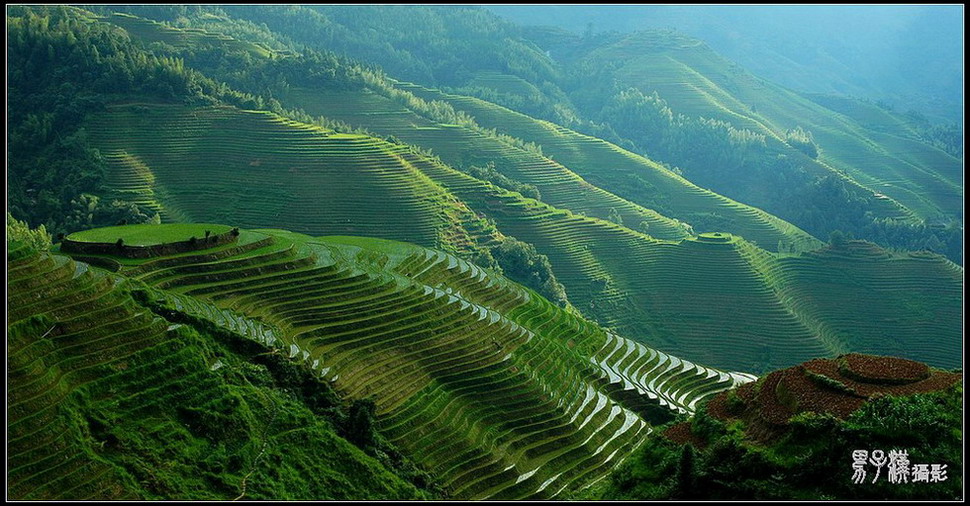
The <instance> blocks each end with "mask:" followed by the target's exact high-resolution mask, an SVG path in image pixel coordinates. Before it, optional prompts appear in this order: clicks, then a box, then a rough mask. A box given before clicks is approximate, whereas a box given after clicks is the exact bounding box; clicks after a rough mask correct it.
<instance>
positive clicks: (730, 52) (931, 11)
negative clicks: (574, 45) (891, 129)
mask: <svg viewBox="0 0 970 506" xmlns="http://www.w3.org/2000/svg"><path fill="white" fill-rule="evenodd" d="M487 8H488V9H489V10H491V11H493V12H495V13H498V14H500V15H501V16H503V17H505V18H507V19H510V20H512V21H514V22H516V23H519V24H524V25H553V26H558V27H562V28H565V29H567V30H569V31H572V32H575V33H584V32H586V31H592V32H593V33H598V32H604V31H610V30H616V31H620V32H631V31H635V30H644V29H648V28H673V29H676V30H678V31H681V32H683V33H686V34H688V35H691V36H694V37H697V38H700V39H703V40H704V41H705V42H707V43H708V44H709V45H710V46H711V47H712V48H713V49H714V50H716V51H717V52H719V53H721V54H723V55H724V56H726V57H728V58H730V59H732V60H734V61H736V62H738V63H740V64H741V65H742V66H744V67H745V68H747V69H749V70H750V71H752V72H753V73H754V74H756V75H758V76H760V77H764V78H767V79H770V80H772V81H775V82H777V83H778V84H781V85H784V86H787V87H789V88H792V89H794V90H797V91H806V92H818V93H836V94H842V95H849V96H854V97H865V98H870V99H872V100H882V101H885V102H887V103H888V104H891V105H893V106H895V108H896V109H897V110H902V111H906V110H910V109H915V110H917V111H920V112H922V113H923V114H926V115H928V116H931V117H934V118H937V119H942V120H947V121H958V122H959V121H962V120H963V97H962V89H963V66H962V61H963V7H962V6H959V5H934V6H928V5H883V6H871V5H829V6H805V5H784V6H780V5H751V6H746V7H743V8H739V7H737V6H724V5H720V6H718V5H709V6H693V5H609V6H600V5H596V6H592V5H557V6H550V5H543V6H521V5H490V6H487Z"/></svg>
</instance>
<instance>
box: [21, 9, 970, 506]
mask: <svg viewBox="0 0 970 506" xmlns="http://www.w3.org/2000/svg"><path fill="white" fill-rule="evenodd" d="M7 28H8V30H7V31H8V37H7V43H8V51H7V54H8V60H9V61H8V81H9V82H8V87H7V92H8V110H7V112H8V115H7V118H8V119H7V130H8V151H7V154H8V172H9V174H8V180H7V182H8V212H7V229H6V230H7V232H6V233H7V251H8V254H7V278H8V283H7V293H8V305H7V312H8V325H7V335H8V375H7V382H8V403H7V410H8V413H9V415H8V426H7V431H8V438H7V445H8V447H9V451H8V462H7V464H8V466H7V467H8V476H7V478H8V482H9V483H8V496H9V498H11V499H14V500H101V501H103V500H276V501H281V500H321V499H323V500H334V501H354V500H570V499H588V500H670V499H673V500H683V499H710V500H719V501H724V500H752V499H758V500H792V499H814V500H817V499H869V500H871V499H883V500H885V499H904V500H928V499H960V498H961V497H960V494H962V490H961V488H962V480H961V479H960V478H959V476H960V473H961V472H962V446H961V445H962V432H961V431H960V429H959V427H960V426H961V425H962V406H961V402H962V393H963V392H962V381H961V380H962V371H961V370H960V369H954V368H959V367H962V363H963V362H962V361H963V359H962V357H963V354H962V353H961V351H962V348H963V343H964V341H963V325H962V324H963V307H964V303H963V302H964V301H963V282H964V269H963V267H962V263H963V234H962V232H963V214H962V199H963V174H962V164H963V160H962V157H963V140H962V128H961V127H959V126H957V125H940V124H933V123H931V121H930V120H928V119H927V118H926V117H923V116H921V115H919V114H913V113H906V114H901V113H897V112H894V111H893V110H891V108H890V107H888V106H887V105H886V104H884V103H871V102H868V101H865V100H859V99H855V98H846V97H839V96H832V95H823V94H810V93H804V92H795V91H792V90H789V89H786V88H784V87H782V86H780V85H778V84H774V83H771V82H768V81H765V80H763V79H760V78H758V77H755V76H754V75H753V74H751V73H749V72H748V70H746V69H744V68H742V67H740V66H738V65H736V64H734V63H731V62H730V61H728V60H726V59H725V58H724V57H722V56H721V55H719V54H717V53H715V52H714V51H712V50H711V49H710V48H709V47H708V46H707V45H706V44H705V43H704V42H702V41H700V40H697V39H693V38H690V37H687V36H684V35H681V34H678V33H676V32H672V31H649V32H636V33H633V34H621V33H617V32H613V33H600V34H596V33H594V31H593V30H592V29H591V28H590V29H589V30H587V32H586V33H584V34H583V35H582V36H578V35H575V34H571V33H569V32H565V31H564V30H561V29H557V28H553V27H539V28H536V27H532V28H526V27H520V26H516V25H514V24H512V23H510V22H508V21H505V20H502V19H501V18H499V17H497V16H496V15H494V14H492V13H491V12H490V11H489V10H487V9H485V8H481V7H476V6H376V5H375V6H339V5H335V6H326V5H321V6H285V5H284V6H277V5H263V6H260V5H237V6H203V5H141V6H136V5H131V6H114V5H95V6H84V7H83V8H82V7H74V6H56V5H35V6H27V5H19V6H18V5H14V6H10V7H8V9H7ZM816 77H818V76H816ZM818 78H820V79H821V77H818ZM870 354H871V355H870ZM799 364H800V365H799ZM783 368H785V369H783ZM778 369H782V370H778ZM771 371H774V372H771ZM756 375H759V376H762V377H761V378H760V379H759V378H758V376H756ZM863 448H864V449H869V450H875V449H883V450H886V451H887V452H888V451H889V450H895V449H900V450H909V451H910V458H911V459H912V460H913V462H915V463H917V464H927V465H928V464H935V465H940V464H945V465H950V466H951V467H950V474H951V479H950V480H949V481H944V482H942V483H941V482H939V480H936V481H934V482H932V483H929V480H923V481H928V483H921V484H917V483H910V484H908V485H905V486H897V484H889V483H885V482H884V483H880V484H872V483H867V484H856V483H850V481H851V480H850V478H851V474H852V473H851V467H850V466H851V454H850V453H849V452H851V451H852V450H858V449H863ZM894 455H895V452H894ZM846 471H848V472H846ZM936 472H937V478H939V476H938V473H939V469H937V471H936ZM924 474H925V473H924ZM842 478H845V479H842ZM870 480H871V477H870ZM867 481H869V480H867ZM914 481H916V478H915V477H914ZM923 485H925V486H923Z"/></svg>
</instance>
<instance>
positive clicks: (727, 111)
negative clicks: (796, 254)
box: [567, 34, 963, 220]
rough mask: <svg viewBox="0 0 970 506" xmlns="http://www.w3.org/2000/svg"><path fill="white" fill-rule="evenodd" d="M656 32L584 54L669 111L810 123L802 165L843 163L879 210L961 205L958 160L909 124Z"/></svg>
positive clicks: (913, 214)
mask: <svg viewBox="0 0 970 506" xmlns="http://www.w3.org/2000/svg"><path fill="white" fill-rule="evenodd" d="M662 38H664V36H659V35H656V34H654V35H649V34H647V35H640V36H634V37H630V38H628V39H626V40H625V41H624V42H623V43H622V44H618V45H616V46H613V47H608V48H603V49H600V50H597V51H594V52H593V53H591V54H590V55H589V58H591V59H597V60H600V59H605V60H607V61H610V60H612V61H616V62H618V63H620V68H619V69H618V70H617V76H618V78H619V79H620V81H621V82H622V83H623V84H624V85H629V86H636V87H637V88H639V89H640V90H642V91H643V92H644V93H653V92H654V91H656V92H657V93H658V94H659V95H660V97H661V98H663V99H664V100H666V101H667V102H668V103H669V104H670V107H671V109H673V111H674V112H675V113H681V114H686V115H688V116H692V117H707V118H711V117H713V118H717V119H721V120H724V121H728V122H730V123H732V124H733V125H735V126H736V127H740V128H747V129H751V130H754V131H756V132H762V133H766V134H768V135H769V136H771V137H773V139H774V141H776V142H782V139H783V138H784V135H785V131H787V130H789V129H792V128H795V127H796V126H801V127H802V128H805V129H807V130H810V131H811V132H812V133H813V135H814V138H815V140H816V142H817V143H818V145H819V146H820V148H821V152H820V156H819V163H815V162H812V161H811V160H809V159H805V160H803V162H804V164H805V165H806V167H807V168H808V169H809V170H812V171H817V172H818V173H819V174H825V173H837V172H836V171H835V170H834V169H838V170H843V171H845V172H846V173H847V174H848V176H849V177H850V178H851V181H852V183H853V184H854V185H861V186H863V187H865V188H867V189H868V192H869V193H873V194H877V195H881V196H883V197H882V198H879V199H876V201H875V202H874V203H873V206H872V211H873V212H874V213H875V214H876V215H877V216H879V217H891V218H900V219H909V220H912V219H932V218H935V217H937V215H939V214H947V215H955V214H956V213H957V212H959V211H960V210H961V209H962V200H963V164H962V162H961V161H960V160H958V159H956V158H954V157H952V156H950V155H948V154H947V153H945V152H943V151H941V150H939V149H936V148H934V147H931V146H929V145H926V144H924V143H922V142H918V141H917V140H916V138H915V135H913V133H912V132H911V131H907V130H908V129H906V128H900V127H899V125H898V124H894V123H895V122H892V121H886V118H884V117H878V116H876V115H874V114H872V113H867V112H865V111H864V110H861V108H858V107H847V106H845V105H844V104H839V103H837V102H836V103H834V106H835V107H836V109H837V111H839V112H842V113H844V114H839V113H837V112H836V111H832V110H829V109H826V108H825V107H824V106H822V105H819V103H816V102H813V101H812V100H809V99H808V98H805V97H803V96H800V95H798V94H797V93H794V92H792V91H789V90H787V89H785V88H782V87H780V86H777V85H774V84H771V83H768V82H765V81H763V80H761V79H758V78H757V77H755V76H753V75H751V74H749V73H748V72H746V71H744V70H743V69H741V68H740V67H738V66H737V65H735V64H732V63H730V62H728V61H727V60H725V59H723V58H722V57H720V56H719V55H717V54H716V53H714V52H713V51H711V50H710V49H709V48H707V47H706V46H704V45H702V44H686V43H684V44H680V45H676V44H675V45H671V44H662V43H660V42H659V41H660V39H662ZM821 102H823V105H824V103H827V102H826V101H825V100H824V99H823V100H821ZM857 120H858V121H857ZM860 122H862V124H860ZM887 126H888V127H890V128H887ZM567 165H568V164H567Z"/></svg>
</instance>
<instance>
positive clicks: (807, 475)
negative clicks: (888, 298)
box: [589, 384, 963, 501]
mask: <svg viewBox="0 0 970 506" xmlns="http://www.w3.org/2000/svg"><path fill="white" fill-rule="evenodd" d="M962 396H963V389H962V387H961V386H960V385H959V384H958V385H955V386H953V387H951V388H949V389H947V390H944V391H941V392H934V393H929V394H916V395H911V396H906V397H892V396H885V397H879V398H876V399H873V400H871V401H869V402H867V403H865V404H864V405H863V407H862V408H861V409H860V410H858V411H856V412H854V413H852V415H851V416H849V418H847V419H846V420H839V419H838V418H835V417H833V416H831V415H817V414H815V413H805V414H802V415H799V416H797V417H795V418H793V419H792V424H791V428H790V432H789V433H788V434H787V435H786V436H785V437H784V438H783V439H781V440H779V441H775V442H773V443H771V444H770V445H768V446H763V445H759V444H757V443H752V442H750V441H749V440H748V438H747V436H746V433H745V425H744V423H743V422H740V421H735V422H732V423H730V424H725V423H723V422H720V421H718V420H715V419H713V418H711V417H710V416H709V415H706V414H702V413H703V411H699V412H698V415H697V416H696V417H695V418H694V420H693V422H692V431H693V432H694V434H696V435H697V436H698V437H701V438H705V439H706V440H708V441H709V443H708V444H707V446H706V447H705V448H704V449H703V450H696V449H694V446H693V444H685V445H678V444H676V443H674V442H672V441H670V440H669V439H666V438H664V437H658V438H653V439H651V440H649V441H648V442H647V443H646V444H645V445H644V446H643V447H642V448H641V449H640V450H638V451H637V452H636V454H635V455H634V456H633V457H631V458H630V459H629V460H628V461H627V462H626V463H624V464H623V465H622V466H620V467H619V468H618V469H617V470H616V472H614V473H613V474H612V475H611V476H610V478H609V481H608V483H607V484H605V485H604V486H602V487H601V488H599V489H594V491H592V492H590V494H589V495H590V496H593V497H596V498H597V499H606V500H663V499H680V500H684V499H694V500H752V499H754V500H792V499H796V500H820V499H836V498H837V499H846V500H865V499H869V500H886V499H892V500H911V501H912V500H958V499H960V498H961V496H962V486H963V482H962V480H961V476H962V462H963V458H962V446H963V445H962V441H963V433H962V431H961V430H960V426H961V424H962V419H963V411H962ZM658 430H663V429H662V428H660V429H658ZM853 449H865V450H867V451H871V450H876V449H880V450H883V451H884V452H886V453H887V454H888V452H889V451H890V450H906V451H908V455H909V462H910V463H911V464H946V465H947V468H946V476H947V479H946V480H945V481H942V482H938V483H913V482H911V481H910V482H907V483H891V482H890V481H889V480H888V478H887V474H886V473H887V470H886V469H885V468H883V469H882V474H881V476H880V477H879V479H878V480H877V481H876V483H872V482H871V481H872V479H873V478H874V477H875V472H874V469H875V466H872V465H869V466H868V471H869V472H868V474H867V476H868V477H869V479H868V480H867V481H865V482H864V483H859V484H857V483H854V482H853V481H852V476H853V471H852V455H851V451H852V450H853Z"/></svg>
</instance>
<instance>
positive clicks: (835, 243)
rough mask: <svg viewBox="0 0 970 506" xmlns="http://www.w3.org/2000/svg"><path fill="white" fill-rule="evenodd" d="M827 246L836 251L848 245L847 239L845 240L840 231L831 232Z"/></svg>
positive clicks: (843, 233)
mask: <svg viewBox="0 0 970 506" xmlns="http://www.w3.org/2000/svg"><path fill="white" fill-rule="evenodd" d="M829 244H830V245H832V247H833V248H836V249H842V248H845V246H846V244H848V239H846V236H845V232H843V231H841V230H833V231H832V233H830V234H829Z"/></svg>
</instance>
